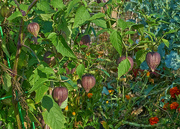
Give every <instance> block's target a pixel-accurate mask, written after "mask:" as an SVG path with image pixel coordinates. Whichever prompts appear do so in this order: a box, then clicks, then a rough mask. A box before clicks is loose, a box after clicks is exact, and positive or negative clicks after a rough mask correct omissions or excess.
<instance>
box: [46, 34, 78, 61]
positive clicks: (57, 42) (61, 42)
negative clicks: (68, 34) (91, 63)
mask: <svg viewBox="0 0 180 129" xmlns="http://www.w3.org/2000/svg"><path fill="white" fill-rule="evenodd" d="M47 39H50V40H51V42H52V43H53V45H54V46H55V47H56V50H57V51H58V52H59V53H61V54H62V55H63V56H67V57H72V58H76V56H75V55H74V53H73V51H72V50H71V48H70V47H69V46H68V44H67V43H66V41H65V39H64V38H63V37H62V36H59V39H58V37H57V35H56V33H55V32H52V33H50V34H49V36H48V38H47Z"/></svg>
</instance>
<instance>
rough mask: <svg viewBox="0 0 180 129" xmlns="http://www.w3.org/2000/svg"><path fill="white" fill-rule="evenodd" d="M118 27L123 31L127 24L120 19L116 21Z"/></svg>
mask: <svg viewBox="0 0 180 129" xmlns="http://www.w3.org/2000/svg"><path fill="white" fill-rule="evenodd" d="M118 26H119V27H120V28H121V29H122V30H125V29H126V28H127V27H128V25H127V22H126V21H124V20H122V19H119V20H118Z"/></svg>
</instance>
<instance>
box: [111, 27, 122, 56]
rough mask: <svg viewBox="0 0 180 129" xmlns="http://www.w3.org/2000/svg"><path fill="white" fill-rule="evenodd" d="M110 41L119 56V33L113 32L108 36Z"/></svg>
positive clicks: (120, 47) (120, 51)
mask: <svg viewBox="0 0 180 129" xmlns="http://www.w3.org/2000/svg"><path fill="white" fill-rule="evenodd" d="M110 41H111V43H112V45H113V47H114V48H115V49H116V51H117V52H118V53H119V54H120V56H121V54H122V38H121V35H120V33H119V32H117V31H116V30H114V31H113V32H112V33H111V35H110Z"/></svg>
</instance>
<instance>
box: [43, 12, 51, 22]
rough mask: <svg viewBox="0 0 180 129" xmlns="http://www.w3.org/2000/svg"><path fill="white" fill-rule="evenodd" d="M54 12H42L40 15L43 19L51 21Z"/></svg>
mask: <svg viewBox="0 0 180 129" xmlns="http://www.w3.org/2000/svg"><path fill="white" fill-rule="evenodd" d="M53 14H54V13H51V14H40V16H41V18H42V20H44V21H50V20H51V17H52V15H53Z"/></svg>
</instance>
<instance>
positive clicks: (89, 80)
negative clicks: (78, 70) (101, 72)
mask: <svg viewBox="0 0 180 129" xmlns="http://www.w3.org/2000/svg"><path fill="white" fill-rule="evenodd" d="M81 82H82V86H83V87H84V89H85V91H86V92H89V91H90V89H91V88H93V87H94V85H95V84H96V79H95V77H94V76H93V75H84V76H82V81H81Z"/></svg>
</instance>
